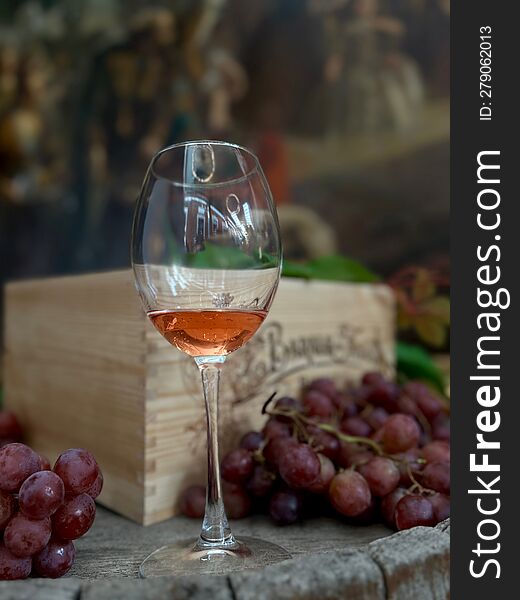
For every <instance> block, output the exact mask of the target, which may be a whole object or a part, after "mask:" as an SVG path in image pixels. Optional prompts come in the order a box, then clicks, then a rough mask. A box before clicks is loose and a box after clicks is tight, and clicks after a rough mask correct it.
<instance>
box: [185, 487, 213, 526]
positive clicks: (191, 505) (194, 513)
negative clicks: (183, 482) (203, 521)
mask: <svg viewBox="0 0 520 600" xmlns="http://www.w3.org/2000/svg"><path fill="white" fill-rule="evenodd" d="M179 507H180V511H181V513H182V514H183V515H185V516H187V517H190V518H192V519H196V518H199V519H200V518H202V517H203V516H204V511H205V509H206V488H205V487H204V486H203V485H190V486H189V487H187V488H186V489H185V490H184V491H183V492H182V494H181V497H180V501H179Z"/></svg>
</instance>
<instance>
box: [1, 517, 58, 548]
mask: <svg viewBox="0 0 520 600" xmlns="http://www.w3.org/2000/svg"><path fill="white" fill-rule="evenodd" d="M50 537H51V521H50V519H49V518H46V519H38V520H36V519H29V518H28V517H26V516H25V515H22V514H20V513H19V514H17V515H15V516H14V517H13V518H12V519H11V520H10V521H9V523H8V524H7V527H6V528H5V531H4V543H5V547H6V548H7V549H8V550H9V552H10V553H11V554H14V556H19V557H22V558H24V557H26V556H32V555H33V554H35V553H36V552H39V551H40V550H41V549H42V548H44V547H45V546H46V545H47V542H48V541H49V540H50Z"/></svg>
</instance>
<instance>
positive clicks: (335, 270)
mask: <svg viewBox="0 0 520 600" xmlns="http://www.w3.org/2000/svg"><path fill="white" fill-rule="evenodd" d="M282 275H285V276H286V277H304V278H306V279H323V280H327V281H347V282H352V283H367V282H374V281H379V279H380V278H379V277H378V276H377V275H376V274H375V273H373V272H372V271H370V270H369V269H367V268H366V267H364V266H363V265H362V264H361V263H358V262H357V261H355V260H353V259H351V258H347V257H345V256H338V255H333V256H322V257H320V258H316V259H314V260H312V261H310V262H308V263H307V264H305V265H301V264H297V263H292V262H289V263H286V264H285V265H284V269H283V272H282Z"/></svg>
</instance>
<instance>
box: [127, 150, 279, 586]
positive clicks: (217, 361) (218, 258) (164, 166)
mask: <svg viewBox="0 0 520 600" xmlns="http://www.w3.org/2000/svg"><path fill="white" fill-rule="evenodd" d="M281 265H282V249H281V242H280V231H279V227H278V218H277V215H276V209H275V207H274V203H273V199H272V197H271V193H270V191H269V187H268V184H267V181H266V179H265V176H264V174H263V172H262V169H261V167H260V164H259V162H258V159H257V158H256V156H255V155H254V154H253V153H252V152H250V151H249V150H246V149H245V148H242V147H240V146H237V145H234V144H230V143H225V142H216V141H194V142H186V143H182V144H176V145H174V146H171V147H169V148H166V149H164V150H162V151H160V152H159V153H158V154H156V155H155V156H154V157H153V159H152V161H151V163H150V166H149V168H148V171H147V173H146V176H145V179H144V183H143V187H142V190H141V194H140V197H139V199H138V201H137V205H136V209H135V215H134V224H133V231H132V266H133V270H134V275H135V281H136V285H137V289H138V292H139V294H140V296H141V300H142V302H143V305H144V309H145V311H146V313H147V315H148V317H149V318H150V320H151V321H152V323H153V324H154V326H155V328H156V329H157V330H158V331H159V333H161V335H163V336H164V337H165V338H166V339H167V340H168V342H170V344H172V345H173V346H175V347H176V348H178V349H179V350H181V351H182V352H184V353H186V354H187V355H189V356H191V357H193V358H194V360H195V362H196V364H197V366H198V368H199V370H200V373H201V377H202V386H203V392H204V400H205V406H206V418H207V445H208V448H207V451H208V481H207V490H206V511H205V516H204V520H203V523H202V531H201V533H200V536H199V538H198V540H197V541H195V542H194V541H193V540H192V541H186V540H181V541H177V542H174V543H172V544H170V545H168V546H164V547H162V548H159V549H158V550H156V551H155V552H153V553H152V554H150V556H148V557H147V558H146V559H145V561H144V562H143V564H142V565H141V567H140V575H141V576H142V577H153V576H159V575H169V574H172V573H173V574H181V573H223V572H228V571H233V570H240V569H243V568H254V567H258V566H262V565H266V564H269V563H273V562H278V561H280V560H284V559H286V558H289V556H290V555H289V554H288V553H287V552H286V551H285V550H284V549H283V548H281V547H279V546H276V545H275V544H271V543H268V542H265V541H262V540H257V539H254V538H240V539H237V538H235V537H234V536H233V534H232V532H231V529H230V527H229V524H228V520H227V517H226V512H225V509H224V503H223V497H222V486H221V481H220V470H219V454H218V430H217V428H218V393H219V380H220V374H221V370H222V366H223V364H224V362H225V360H226V357H227V355H228V354H230V353H231V352H233V351H235V350H238V349H239V348H240V347H241V346H243V345H244V344H245V343H246V342H247V341H248V340H250V339H251V337H252V336H253V335H254V334H255V332H256V331H257V330H258V328H259V327H260V325H261V324H262V322H263V321H264V319H265V317H266V316H267V313H268V311H269V308H270V306H271V303H272V301H273V298H274V295H275V292H276V289H277V286H278V281H279V278H280V270H281Z"/></svg>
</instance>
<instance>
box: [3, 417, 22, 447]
mask: <svg viewBox="0 0 520 600" xmlns="http://www.w3.org/2000/svg"><path fill="white" fill-rule="evenodd" d="M22 435H23V434H22V427H21V425H20V423H19V421H18V419H17V418H16V415H15V414H13V413H12V412H10V411H8V410H0V439H9V440H13V441H16V442H18V441H20V440H21V439H22Z"/></svg>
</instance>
